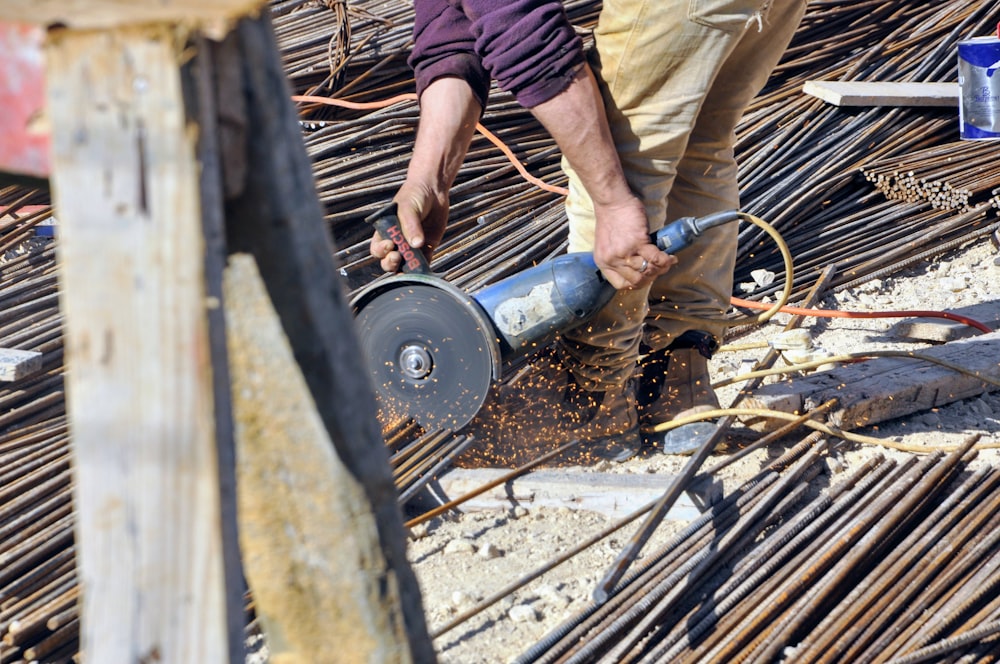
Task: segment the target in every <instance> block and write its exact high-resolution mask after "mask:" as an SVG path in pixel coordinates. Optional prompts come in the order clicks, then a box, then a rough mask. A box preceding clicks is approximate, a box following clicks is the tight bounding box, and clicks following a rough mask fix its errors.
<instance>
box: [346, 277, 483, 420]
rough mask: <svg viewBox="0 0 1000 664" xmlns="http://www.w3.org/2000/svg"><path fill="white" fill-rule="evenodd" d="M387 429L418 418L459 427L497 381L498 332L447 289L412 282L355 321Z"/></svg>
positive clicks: (368, 306)
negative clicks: (494, 352)
mask: <svg viewBox="0 0 1000 664" xmlns="http://www.w3.org/2000/svg"><path fill="white" fill-rule="evenodd" d="M356 322H357V325H358V333H359V335H360V338H361V348H362V352H363V353H364V356H365V360H366V361H367V363H368V367H369V370H370V372H371V377H372V381H373V383H374V387H375V392H376V397H377V399H378V406H379V419H380V421H381V422H383V423H384V424H386V423H392V422H397V421H399V420H401V419H404V418H412V419H413V420H414V421H416V422H417V423H418V424H420V425H421V426H422V427H424V429H426V430H433V429H453V430H454V429H460V428H461V427H463V426H465V425H466V424H468V423H469V422H470V421H471V420H472V418H473V417H475V415H476V413H478V412H479V409H480V407H481V406H482V405H483V402H484V401H485V400H486V396H487V394H488V392H489V388H490V385H491V383H492V379H493V360H492V354H491V353H492V349H491V348H490V347H489V346H490V344H495V340H494V336H495V335H493V334H492V333H491V331H488V330H485V329H484V326H483V321H482V317H481V315H477V313H476V312H474V311H471V310H470V308H469V303H468V302H462V301H460V300H459V299H456V297H455V296H454V295H453V294H452V293H450V292H449V291H447V290H444V289H441V288H437V287H434V286H430V285H425V284H421V283H405V284H402V285H399V286H397V287H394V288H391V289H389V290H386V291H384V292H382V293H379V294H378V295H376V296H375V297H373V298H371V299H370V300H368V301H367V302H366V303H365V304H364V306H363V307H362V308H361V309H360V311H358V313H357V316H356Z"/></svg>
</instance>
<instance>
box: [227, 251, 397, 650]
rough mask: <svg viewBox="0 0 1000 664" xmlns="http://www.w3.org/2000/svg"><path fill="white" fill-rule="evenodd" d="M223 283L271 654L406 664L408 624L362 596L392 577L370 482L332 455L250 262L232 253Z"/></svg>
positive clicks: (251, 538) (247, 515) (247, 539)
mask: <svg viewBox="0 0 1000 664" xmlns="http://www.w3.org/2000/svg"><path fill="white" fill-rule="evenodd" d="M225 285H226V290H225V302H226V319H227V333H228V335H229V357H230V368H231V372H232V394H233V403H234V413H235V421H236V431H237V436H236V439H237V455H236V456H237V459H238V464H237V467H238V482H237V488H238V496H239V511H240V520H239V524H240V544H241V550H242V551H243V560H244V569H245V571H246V575H247V581H248V582H249V585H250V590H251V591H252V592H253V596H254V604H255V606H256V609H257V615H258V616H259V617H260V618H261V620H262V622H263V624H264V628H265V633H266V634H267V636H268V649H269V652H270V656H271V658H272V659H274V661H289V662H318V661H323V660H325V659H326V658H327V657H328V656H329V654H330V653H334V652H336V653H338V656H337V661H339V662H345V663H348V662H359V663H360V662H407V661H410V659H409V657H408V655H407V652H406V635H405V633H404V629H403V621H402V620H401V619H400V618H399V617H398V615H397V616H395V617H394V614H393V613H391V612H389V611H384V610H383V608H384V605H383V604H382V603H381V602H369V601H361V599H362V598H374V597H378V596H380V595H382V594H384V593H389V594H390V595H395V593H396V592H397V591H398V589H397V588H395V587H393V586H392V585H391V584H390V586H389V587H388V588H380V587H379V586H380V584H381V582H382V580H383V579H384V578H385V577H386V576H390V575H391V572H390V570H388V563H387V562H386V560H385V557H384V556H381V555H380V554H379V543H378V529H377V528H376V526H375V522H374V514H373V513H372V512H371V510H369V509H365V507H364V506H365V505H367V504H368V498H367V495H366V493H365V487H364V486H363V485H362V484H361V482H359V481H358V478H357V477H356V476H354V474H353V473H351V471H350V469H348V468H347V467H346V466H345V465H344V462H343V460H341V459H340V458H339V457H338V456H337V454H336V452H335V447H334V445H333V443H332V441H331V440H330V436H329V434H328V433H327V431H326V428H325V427H324V425H323V421H322V418H320V416H319V415H318V413H317V412H316V408H315V403H314V402H313V400H312V395H311V394H310V392H309V388H308V386H307V385H306V382H305V379H304V378H303V377H302V373H301V371H300V370H299V368H298V365H297V364H296V362H295V358H294V356H293V353H292V349H291V346H290V344H289V342H288V338H287V337H286V336H285V334H284V332H283V330H282V328H281V321H280V320H279V318H278V316H277V314H276V313H275V311H274V307H273V306H272V305H271V301H270V299H269V298H268V294H267V290H266V288H265V286H264V284H263V281H262V280H261V278H260V274H259V272H258V271H257V266H256V263H255V261H254V259H253V257H252V256H249V255H247V254H236V255H233V256H231V257H230V262H229V267H228V269H227V270H226V278H225ZM347 506H350V507H349V508H348V507H347ZM394 602H395V603H398V598H394ZM346 616H351V617H352V618H351V619H350V620H346V619H344V618H345V617H346ZM345 643H350V644H351V647H350V648H344V647H343V644H345Z"/></svg>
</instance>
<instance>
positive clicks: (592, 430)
mask: <svg viewBox="0 0 1000 664" xmlns="http://www.w3.org/2000/svg"><path fill="white" fill-rule="evenodd" d="M530 383H531V384H532V385H533V386H534V387H536V388H538V389H539V391H541V392H542V395H541V398H542V401H543V403H542V404H541V405H542V406H544V407H545V408H546V409H548V410H550V412H552V411H554V413H553V414H554V415H555V417H554V419H555V420H557V422H558V425H557V426H556V427H555V428H557V429H558V438H561V439H565V441H569V440H572V439H574V438H578V439H580V445H579V447H578V448H577V449H578V450H579V451H580V453H581V454H582V455H585V456H591V457H597V458H600V459H607V460H609V461H615V462H622V461H626V460H627V459H631V458H632V457H633V456H635V455H636V454H638V453H639V450H640V449H641V447H642V442H641V439H640V437H639V411H638V408H637V405H636V384H637V381H636V380H635V379H634V378H632V379H629V380H628V381H626V382H625V384H624V385H621V386H619V387H615V388H611V389H607V390H604V391H592V390H586V389H584V388H583V387H581V386H580V384H579V383H578V382H577V381H576V379H575V378H574V377H573V374H572V373H571V372H570V371H569V370H568V369H567V368H565V367H564V366H563V364H562V363H561V362H559V361H558V360H557V359H556V358H554V357H547V358H544V359H543V360H541V361H540V362H539V363H538V364H536V366H535V367H534V372H533V376H532V377H531V379H530ZM556 435H557V434H556V432H555V431H553V436H556Z"/></svg>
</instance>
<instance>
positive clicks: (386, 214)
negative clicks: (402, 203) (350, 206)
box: [365, 203, 432, 274]
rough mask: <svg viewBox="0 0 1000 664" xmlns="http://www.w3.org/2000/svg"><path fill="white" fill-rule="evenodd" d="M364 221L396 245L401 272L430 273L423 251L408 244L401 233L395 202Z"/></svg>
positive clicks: (429, 266)
mask: <svg viewBox="0 0 1000 664" xmlns="http://www.w3.org/2000/svg"><path fill="white" fill-rule="evenodd" d="M365 221H366V222H368V223H369V224H371V225H372V226H374V227H375V230H377V231H378V233H379V235H381V236H382V237H384V238H388V239H390V240H392V242H393V244H395V245H396V250H397V251H399V253H400V255H402V257H403V272H409V273H411V274H412V273H417V274H432V273H431V265H430V263H428V262H427V257H426V256H424V252H422V251H421V250H419V249H415V248H413V247H411V246H410V243H409V242H407V241H406V236H405V235H403V229H402V227H401V226H400V225H399V216H398V215H397V214H396V204H395V203H389V205H387V206H385V207H384V208H382V209H381V210H379V211H378V212H376V213H374V214H372V215H371V216H369V217H366V218H365Z"/></svg>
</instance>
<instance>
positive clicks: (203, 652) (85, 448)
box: [47, 27, 241, 663]
mask: <svg viewBox="0 0 1000 664" xmlns="http://www.w3.org/2000/svg"><path fill="white" fill-rule="evenodd" d="M179 48H180V44H179V43H178V41H177V39H176V34H175V33H174V31H173V30H171V29H170V28H169V27H147V28H143V29H122V30H117V31H104V32H89V31H88V32H75V31H60V32H58V33H57V34H53V35H50V43H49V46H48V49H47V56H48V96H47V107H48V109H49V112H50V113H51V116H52V127H53V135H52V142H53V182H54V185H55V186H54V192H55V194H56V196H55V206H56V207H57V208H58V209H59V210H60V233H61V238H60V256H59V257H60V262H61V264H60V279H61V284H60V285H61V297H62V300H61V305H62V309H63V311H64V313H65V317H66V326H65V336H64V338H65V345H66V364H67V369H68V370H67V375H66V382H67V410H68V415H69V419H70V424H71V430H72V433H73V436H72V446H73V456H74V502H75V510H76V511H75V516H76V536H77V537H76V541H77V545H76V546H77V562H78V577H79V579H80V583H81V587H82V589H83V600H82V604H81V609H82V610H81V613H82V619H81V651H82V652H84V653H86V657H87V660H88V661H93V662H140V661H142V662H153V661H156V662H176V663H181V662H226V661H231V662H235V661H237V660H235V659H234V658H232V657H231V654H232V653H231V652H230V649H229V644H228V643H227V629H226V622H227V621H226V612H227V607H226V601H225V583H224V570H223V563H222V553H221V552H222V549H223V543H222V534H221V526H220V521H221V518H220V512H221V501H222V499H221V497H220V489H219V469H218V462H217V457H216V445H215V423H214V417H215V413H214V408H215V405H214V399H213V394H214V393H213V384H212V381H213V376H212V370H211V350H210V349H211V345H210V343H209V338H208V323H207V315H206V312H207V311H208V309H209V307H210V303H209V300H208V298H207V297H206V285H205V277H204V261H205V248H204V247H205V241H204V237H203V231H202V226H201V211H200V202H199V187H198V182H199V164H198V161H197V160H196V159H195V149H194V144H195V141H196V138H197V132H196V131H192V129H191V126H190V125H189V124H188V122H187V119H186V117H185V103H184V98H183V94H182V90H181V85H180V77H179V70H178V66H179V65H178V63H179V62H180V61H181V54H180V52H179ZM240 645H241V644H240Z"/></svg>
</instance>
